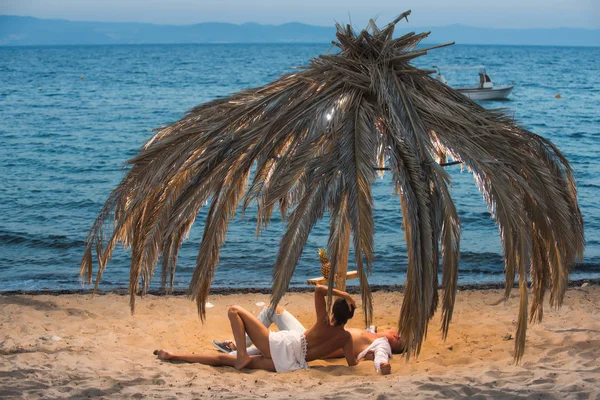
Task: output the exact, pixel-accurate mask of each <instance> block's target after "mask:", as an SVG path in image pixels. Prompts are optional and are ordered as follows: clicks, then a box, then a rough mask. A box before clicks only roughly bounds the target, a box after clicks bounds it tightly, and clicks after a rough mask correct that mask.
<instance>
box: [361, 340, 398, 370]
mask: <svg viewBox="0 0 600 400" xmlns="http://www.w3.org/2000/svg"><path fill="white" fill-rule="evenodd" d="M371 350H372V351H373V354H374V356H375V358H374V359H373V364H375V369H376V370H377V372H381V364H382V363H387V362H388V360H389V358H390V357H391V356H392V346H390V342H389V341H388V340H387V338H385V337H380V338H377V339H375V340H373V343H371V345H370V346H369V347H367V348H366V349H364V350H363V351H362V352H361V353H360V354H359V355H358V357H356V359H357V360H360V359H362V358H364V357H365V356H366V355H367V353H368V352H369V351H371Z"/></svg>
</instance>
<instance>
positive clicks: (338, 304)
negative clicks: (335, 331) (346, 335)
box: [332, 299, 354, 326]
mask: <svg viewBox="0 0 600 400" xmlns="http://www.w3.org/2000/svg"><path fill="white" fill-rule="evenodd" d="M332 314H333V319H334V320H335V326H341V325H345V324H346V322H348V320H349V319H350V318H352V317H353V316H354V306H350V305H348V303H347V302H346V300H344V299H337V300H336V301H335V303H333V308H332Z"/></svg>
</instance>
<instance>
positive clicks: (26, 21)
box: [0, 15, 600, 47]
mask: <svg viewBox="0 0 600 400" xmlns="http://www.w3.org/2000/svg"><path fill="white" fill-rule="evenodd" d="M363 28H364V27H363V26H355V27H354V29H355V30H356V31H357V32H358V31H360V30H361V29H363ZM411 31H414V32H415V33H419V32H431V34H430V36H428V37H427V38H425V39H424V43H428V44H432V43H449V42H456V43H457V44H469V45H471V44H474V45H494V46H495V45H507V46H530V45H531V46H561V47H564V46H566V47H599V46H600V35H599V33H600V29H589V28H574V27H565V28H485V27H473V26H467V25H460V24H454V25H445V26H419V27H417V26H407V25H404V24H399V25H398V26H397V27H396V31H395V32H396V34H397V35H402V34H405V33H408V32H411ZM335 34H336V29H335V27H334V26H333V24H332V25H331V26H321V25H308V24H304V23H299V22H289V23H285V24H280V25H267V24H258V23H244V24H232V23H223V22H202V23H197V24H188V25H165V24H150V23H137V22H96V21H69V20H64V19H40V18H34V17H24V16H15V15H0V47H5V46H7V47H12V46H47V45H49V46H53V45H107V44H118V45H138V44H196V43H197V44H224V43H230V44H249V43H254V44H271V43H279V44H292V43H298V44H308V43H323V44H328V43H331V41H332V40H335V38H336V36H335Z"/></svg>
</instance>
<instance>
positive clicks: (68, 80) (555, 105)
mask: <svg viewBox="0 0 600 400" xmlns="http://www.w3.org/2000/svg"><path fill="white" fill-rule="evenodd" d="M328 50H329V45H327V44H251V45H246V44H223V45H138V46H65V47H20V48H6V47H4V48H3V47H0V121H1V122H0V140H1V145H0V291H7V290H42V289H52V290H60V289H67V290H68V289H78V288H81V285H80V283H79V279H78V269H79V262H80V259H81V256H82V253H83V250H84V247H83V242H84V240H85V237H86V235H87V232H88V230H89V228H90V226H91V224H92V223H93V221H94V219H95V218H96V215H97V214H98V212H99V211H100V209H101V207H102V205H103V203H104V201H105V199H106V197H107V196H108V194H109V192H110V191H111V189H112V188H114V187H115V186H116V185H117V184H118V183H119V181H120V180H121V178H122V177H123V175H124V173H125V170H124V169H123V168H124V167H123V163H124V162H125V161H126V160H127V159H129V158H130V157H132V156H133V155H134V154H136V153H137V152H138V150H139V149H140V147H141V146H142V144H143V143H145V142H146V141H147V140H148V139H149V138H150V137H151V136H152V134H153V128H156V127H159V126H163V125H166V124H169V123H171V122H173V121H176V120H178V119H179V118H181V117H182V116H183V115H184V113H185V111H186V110H188V109H190V108H191V107H193V106H195V105H197V104H200V103H203V102H206V101H209V100H211V99H214V98H217V97H224V96H227V95H229V94H231V93H234V92H236V91H238V90H241V89H244V88H248V87H254V86H260V85H263V84H265V83H267V82H269V81H271V80H273V79H275V78H277V77H278V76H279V75H281V74H283V73H286V72H290V71H292V70H293V67H294V66H299V65H305V64H306V63H307V60H308V59H310V58H311V57H315V56H317V55H318V54H320V53H323V52H327V51H328ZM598 60H600V48H569V47H524V46H467V45H456V46H451V47H449V48H444V49H439V50H434V51H432V52H431V53H430V54H429V55H427V56H424V57H421V58H420V59H417V60H416V61H415V65H418V66H421V67H431V65H433V64H436V65H459V66H469V65H479V64H485V66H486V67H487V71H488V73H489V74H490V75H491V77H492V79H493V80H494V81H495V82H496V83H499V84H500V83H505V82H509V81H514V83H515V89H514V92H513V93H512V94H511V96H510V100H509V101H504V102H486V103H482V105H484V106H485V107H488V108H498V107H503V108H506V112H507V113H508V114H509V115H511V116H514V118H516V120H518V121H519V123H521V124H522V125H523V126H525V127H527V128H528V129H530V130H532V131H533V132H535V133H537V134H539V135H541V136H544V137H546V138H548V139H550V140H551V141H553V142H554V143H555V144H556V145H558V147H559V148H560V149H561V150H562V152H563V153H564V154H565V155H566V156H567V158H568V159H569V160H570V161H571V163H572V166H573V168H574V170H575V176H576V179H577V183H578V187H579V204H580V208H581V211H582V213H583V218H584V222H585V235H586V239H587V247H586V250H585V256H584V260H583V263H582V264H581V265H579V266H577V267H576V269H575V270H574V271H573V274H572V278H573V279H582V278H598V277H600V201H599V200H598V199H599V198H600V190H599V189H600V156H599V154H600V63H598ZM445 75H446V77H447V78H448V79H449V81H450V83H451V84H456V85H461V84H468V83H475V82H476V81H477V70H448V73H447V74H445ZM558 94H560V98H556V95H558ZM448 170H449V171H450V173H451V176H452V179H453V184H454V186H453V197H454V200H455V203H456V205H457V208H458V210H459V211H460V218H461V223H462V240H461V259H460V274H459V276H460V278H459V281H460V283H487V282H502V281H503V279H504V278H503V264H502V256H501V248H500V239H499V235H498V231H497V228H496V226H495V224H494V222H493V221H492V220H491V218H490V214H489V213H488V211H487V209H486V206H485V204H484V201H483V198H482V196H481V194H480V193H479V192H478V191H477V189H476V187H475V184H474V181H473V178H472V176H471V175H470V174H469V173H468V172H467V171H461V168H460V166H453V167H448ZM373 193H374V197H375V216H374V218H375V235H376V240H375V241H376V248H375V251H376V259H375V263H374V267H373V274H372V276H371V277H370V282H371V283H373V284H380V285H393V284H403V283H404V279H405V272H406V265H407V258H406V251H405V250H406V247H405V242H404V233H403V231H402V229H401V216H400V206H399V199H398V198H397V197H395V196H394V195H393V192H392V187H391V184H390V176H389V174H388V175H386V176H384V177H383V178H382V179H378V181H377V182H376V184H375V185H374V186H373ZM274 215H275V214H274ZM204 218H205V210H203V211H201V213H200V215H199V217H198V219H197V221H196V224H195V226H194V228H193V230H192V233H191V235H190V237H189V239H188V240H187V241H186V242H185V243H184V246H183V249H182V251H181V254H180V257H179V264H178V267H177V274H176V283H175V285H176V287H177V288H180V289H184V288H187V286H188V284H189V281H190V278H191V274H192V271H193V268H194V263H195V259H196V255H197V251H198V247H199V243H200V239H201V233H202V228H203V224H204ZM255 220H256V219H255V215H254V214H253V212H248V213H247V214H246V215H245V216H244V218H241V217H240V215H239V214H238V215H236V219H235V221H234V222H232V224H231V226H230V229H229V232H228V235H227V241H226V244H225V246H224V248H223V249H222V252H221V258H220V264H219V266H218V270H217V273H216V276H215V279H214V282H213V287H236V288H239V287H269V286H270V282H271V273H272V265H273V261H274V259H275V255H276V252H277V249H278V243H279V239H280V237H281V235H282V232H283V225H282V223H281V221H280V220H279V219H278V216H275V217H274V219H273V222H272V224H271V226H270V228H269V229H268V230H267V231H266V232H265V233H264V234H263V235H262V236H260V237H258V238H257V237H255V236H254V231H255ZM328 233H329V229H328V223H327V221H322V222H321V223H320V224H319V225H317V226H316V228H315V229H314V231H313V233H312V235H311V236H310V238H309V241H308V243H307V245H306V248H305V251H304V253H303V256H302V259H301V261H300V263H299V265H298V267H297V269H296V272H295V274H294V278H293V281H292V285H293V286H303V285H304V284H305V280H306V279H307V278H310V277H315V276H318V275H320V270H319V262H318V257H317V249H318V248H319V247H325V246H326V244H327V237H328ZM129 261H130V258H129V253H128V251H127V250H124V249H122V248H119V249H118V250H117V251H116V252H115V255H114V257H113V259H112V261H111V262H110V263H109V264H108V267H107V270H106V272H105V274H104V277H103V281H102V283H101V285H100V287H101V288H102V289H104V290H112V289H115V288H121V287H126V286H127V283H128V279H129V275H128V268H129ZM350 268H352V267H350ZM159 276H160V272H157V278H158V277H159ZM158 281H159V279H155V282H154V283H153V285H152V286H154V287H158V284H159V282H158ZM349 283H350V282H349Z"/></svg>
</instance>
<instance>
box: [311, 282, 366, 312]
mask: <svg viewBox="0 0 600 400" xmlns="http://www.w3.org/2000/svg"><path fill="white" fill-rule="evenodd" d="M327 289H328V288H327V286H325V285H317V286H315V306H316V305H317V304H316V303H317V299H319V300H320V301H321V302H322V303H321V302H320V303H319V305H321V304H322V305H323V308H324V307H325V296H327ZM331 292H332V293H333V295H334V296H336V297H341V298H343V299H344V300H346V303H348V306H353V307H354V308H356V302H355V301H354V299H353V298H352V297H351V296H350V295H349V294H348V293H346V292H342V291H341V290H337V289H332V290H331Z"/></svg>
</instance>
